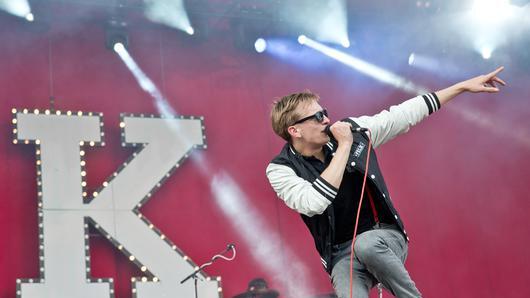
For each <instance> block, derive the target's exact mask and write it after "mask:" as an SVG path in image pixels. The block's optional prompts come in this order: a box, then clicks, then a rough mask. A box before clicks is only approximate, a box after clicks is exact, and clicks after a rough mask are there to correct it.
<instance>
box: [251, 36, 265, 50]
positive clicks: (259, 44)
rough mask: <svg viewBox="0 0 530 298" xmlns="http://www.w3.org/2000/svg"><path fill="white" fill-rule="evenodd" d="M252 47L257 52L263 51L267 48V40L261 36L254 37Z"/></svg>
mask: <svg viewBox="0 0 530 298" xmlns="http://www.w3.org/2000/svg"><path fill="white" fill-rule="evenodd" d="M254 48H255V49H256V52H258V53H263V52H265V50H266V49H267V41H266V40H265V39H263V38H258V39H256V42H255V43H254Z"/></svg>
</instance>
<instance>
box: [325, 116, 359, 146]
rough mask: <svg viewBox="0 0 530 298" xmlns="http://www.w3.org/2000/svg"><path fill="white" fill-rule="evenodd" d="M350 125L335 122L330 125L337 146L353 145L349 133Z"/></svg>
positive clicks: (351, 135) (350, 133)
mask: <svg viewBox="0 0 530 298" xmlns="http://www.w3.org/2000/svg"><path fill="white" fill-rule="evenodd" d="M351 129H352V128H351V124H350V123H347V122H342V121H337V122H335V123H333V125H331V127H330V130H331V133H332V134H333V137H334V138H335V140H337V142H338V143H339V146H341V145H345V146H351V145H352V144H353V134H352V132H351Z"/></svg>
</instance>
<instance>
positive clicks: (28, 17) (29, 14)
mask: <svg viewBox="0 0 530 298" xmlns="http://www.w3.org/2000/svg"><path fill="white" fill-rule="evenodd" d="M26 20H27V21H28V22H33V21H34V20H35V16H33V14H32V13H31V12H30V13H28V14H27V15H26Z"/></svg>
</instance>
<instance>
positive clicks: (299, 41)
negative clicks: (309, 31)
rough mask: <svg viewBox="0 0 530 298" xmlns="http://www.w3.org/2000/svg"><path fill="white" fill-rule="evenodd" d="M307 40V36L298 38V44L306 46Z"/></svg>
mask: <svg viewBox="0 0 530 298" xmlns="http://www.w3.org/2000/svg"><path fill="white" fill-rule="evenodd" d="M306 40H307V37H306V36H305V35H300V36H298V43H299V44H305V42H306Z"/></svg>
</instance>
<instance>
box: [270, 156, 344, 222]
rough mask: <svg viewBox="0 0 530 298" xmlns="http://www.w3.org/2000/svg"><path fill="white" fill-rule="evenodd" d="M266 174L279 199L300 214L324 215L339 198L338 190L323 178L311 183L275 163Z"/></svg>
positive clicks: (286, 167) (289, 169)
mask: <svg viewBox="0 0 530 298" xmlns="http://www.w3.org/2000/svg"><path fill="white" fill-rule="evenodd" d="M266 172H267V178H268V179H269V182H270V184H271V186H272V188H273V189H274V191H275V192H276V194H278V197H279V198H280V199H282V200H283V201H284V202H285V204H286V205H287V206H289V208H291V209H294V210H296V211H297V212H298V213H302V214H304V215H307V216H313V215H315V214H322V212H324V211H325V210H326V208H327V207H328V206H329V205H330V204H331V202H332V201H333V200H334V199H335V197H336V196H337V191H338V189H337V188H335V187H334V186H332V185H331V184H329V183H328V182H327V181H326V180H324V179H323V178H322V177H318V178H317V179H315V181H312V182H310V181H307V180H305V179H303V178H300V177H298V176H297V175H296V173H295V172H294V170H293V169H291V168H289V167H288V166H285V165H279V164H274V163H271V164H269V166H268V167H267V171H266Z"/></svg>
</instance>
